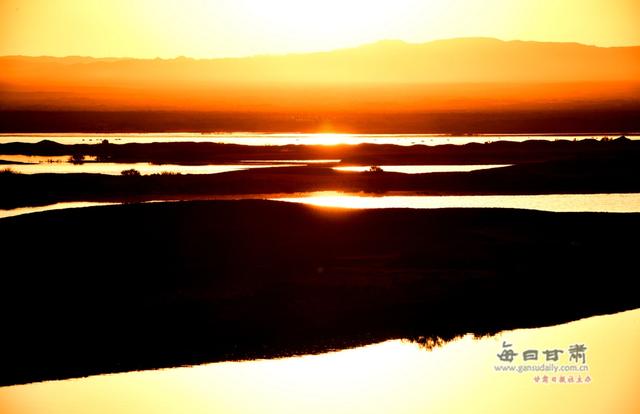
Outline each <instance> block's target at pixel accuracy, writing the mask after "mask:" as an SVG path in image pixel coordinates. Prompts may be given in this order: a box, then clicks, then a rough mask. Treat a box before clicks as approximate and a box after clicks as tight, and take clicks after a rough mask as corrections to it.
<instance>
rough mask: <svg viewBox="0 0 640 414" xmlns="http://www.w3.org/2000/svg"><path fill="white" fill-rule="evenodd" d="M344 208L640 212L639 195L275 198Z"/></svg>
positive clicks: (330, 195)
mask: <svg viewBox="0 0 640 414" xmlns="http://www.w3.org/2000/svg"><path fill="white" fill-rule="evenodd" d="M275 199H276V200H280V201H288V202H294V203H304V204H311V205H316V206H325V207H343V208H450V207H463V208H467V207H468V208H485V207H486V208H523V209H531V210H543V211H555V212H615V213H637V212H640V194H637V193H632V194H544V195H514V196H510V195H507V196H503V195H499V196H415V195H388V196H371V195H363V194H345V193H339V192H332V191H321V192H315V193H302V194H296V195H295V196H287V197H278V198H275Z"/></svg>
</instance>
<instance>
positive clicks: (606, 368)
mask: <svg viewBox="0 0 640 414" xmlns="http://www.w3.org/2000/svg"><path fill="white" fill-rule="evenodd" d="M504 343H506V344H508V345H511V349H513V350H514V352H516V353H517V354H518V356H516V358H515V360H514V361H513V362H511V363H508V362H501V361H500V360H499V359H498V354H500V353H502V350H503V344H504ZM572 345H584V346H585V347H586V349H585V351H584V357H585V364H584V365H583V364H582V362H579V363H576V362H575V361H570V356H569V352H568V350H569V347H571V346H572ZM550 349H561V350H563V353H562V354H560V359H559V360H558V362H557V363H555V364H556V366H557V367H558V368H559V369H567V371H563V372H560V371H558V372H556V373H553V372H551V371H546V372H542V371H535V372H528V371H527V372H521V373H518V372H515V371H511V372H504V371H497V368H496V367H502V366H507V367H508V366H516V367H517V366H534V365H535V366H541V365H543V364H547V365H548V364H550V363H546V362H544V359H545V357H544V356H543V354H542V353H543V351H544V350H550ZM638 349H640V309H637V310H634V311H629V312H623V313H618V314H615V315H607V316H598V317H592V318H589V319H584V320H580V321H576V322H572V323H568V324H564V325H558V326H554V327H546V328H539V329H526V330H515V331H508V332H504V333H501V334H499V335H497V336H495V337H489V338H483V339H479V340H474V339H472V338H471V337H470V336H466V337H463V338H461V339H459V340H456V341H453V342H450V343H448V344H445V345H443V346H441V347H438V348H435V349H434V350H432V351H427V350H425V349H422V348H420V347H418V346H417V345H415V344H412V343H408V342H403V341H389V342H384V343H380V344H377V345H371V346H367V347H362V348H356V349H351V350H346V351H341V352H334V353H328V354H323V355H316V356H304V357H296V358H287V359H276V360H258V361H250V362H233V363H231V362H230V363H217V364H209V365H201V366H196V367H191V368H176V369H166V370H159V371H143V372H133V373H123V374H115V375H104V376H94V377H89V378H82V379H74V380H66V381H54V382H45V383H37V384H30V385H20V386H13V387H4V388H0V407H2V412H6V413H12V414H31V413H48V414H70V413H84V414H102V413H104V414H107V413H109V414H111V413H121V414H128V413H154V414H169V413H172V414H173V413H180V414H183V413H189V414H198V413H207V414H209V413H237V414H245V413H265V414H268V413H278V414H283V413H295V414H298V413H308V414H315V413H323V414H325V413H336V414H340V413H349V414H358V413H366V414H376V413H394V414H409V413H411V414H413V413H454V414H455V413H495V414H501V413H514V412H517V413H523V414H527V413H536V414H537V413H547V414H556V413H557V414H566V413H582V414H596V413H598V414H601V413H616V414H627V413H628V414H637V413H638V412H639V411H638V410H639V409H640V394H639V393H638V384H640V370H639V369H638V368H639V367H640V352H638ZM525 350H538V351H539V353H540V357H539V358H540V362H535V363H534V362H527V363H524V362H523V360H522V356H521V354H522V352H523V351H525ZM561 366H562V367H570V368H560V367H561ZM583 366H584V367H585V368H586V370H580V371H578V370H576V371H573V369H581V367H583ZM571 367H575V368H571ZM498 369H499V368H498ZM569 369H571V371H569ZM544 375H546V376H547V383H543V382H542V381H543V379H542V377H543V376H544ZM536 377H538V382H536V380H535V378H536ZM553 377H555V382H554V381H553V379H552V378H553ZM569 377H571V380H569ZM578 378H579V379H578ZM569 381H573V382H569ZM578 381H580V382H578Z"/></svg>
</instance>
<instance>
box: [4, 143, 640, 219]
mask: <svg viewBox="0 0 640 414" xmlns="http://www.w3.org/2000/svg"><path fill="white" fill-rule="evenodd" d="M639 149H640V142H638V141H631V140H628V139H625V138H619V139H616V140H610V141H595V140H585V141H576V142H572V141H556V142H544V141H543V142H537V141H529V142H524V143H517V142H497V143H491V144H468V145H463V146H455V145H443V146H436V147H427V146H412V147H402V146H394V145H366V144H363V145H358V146H348V145H344V146H336V147H323V146H286V147H250V146H240V145H226V144H208V143H198V144H195V143H173V144H168V143H165V144H126V145H111V144H109V145H105V144H97V145H74V146H65V145H60V144H56V143H52V142H42V143H39V144H5V145H0V153H2V152H5V153H8V152H13V153H22V154H24V153H29V154H37V155H67V154H73V153H81V154H86V155H94V156H98V157H101V156H106V157H107V158H108V159H110V160H111V161H123V162H133V161H153V162H178V163H179V162H181V161H182V162H184V161H186V160H191V162H194V163H204V162H218V163H225V162H237V161H239V160H243V159H264V160H267V159H269V160H273V159H285V157H286V158H288V159H292V158H293V159H342V160H343V163H346V164H350V163H362V164H364V165H385V164H387V165H398V164H412V163H413V164H440V163H441V164H511V163H515V164H516V165H513V166H510V167H502V168H495V169H488V170H479V171H473V172H452V173H429V174H402V173H390V172H384V171H382V172H379V171H378V172H362V173H360V172H341V171H335V170H333V169H332V168H331V165H329V166H301V167H280V168H264V169H255V170H246V171H235V172H228V173H222V174H210V175H179V174H174V175H171V174H168V175H149V176H140V175H136V174H133V173H132V174H127V175H121V176H110V175H102V174H34V175H22V174H11V173H4V174H0V188H1V189H2V191H1V194H0V196H1V197H0V208H5V209H6V208H15V207H23V206H35V205H43V204H50V203H55V202H62V201H120V202H126V201H145V200H161V199H191V198H207V197H216V196H233V195H244V196H246V195H251V194H261V195H267V196H268V195H269V194H272V195H273V194H286V193H297V192H311V191H346V192H368V193H375V194H385V193H391V192H407V193H411V194H421V195H479V194H505V195H509V194H512V195H515V194H562V193H583V194H588V193H629V192H640V179H639V177H640V151H639ZM105 154H107V155H105ZM0 158H1V156H0ZM123 169H124V168H123Z"/></svg>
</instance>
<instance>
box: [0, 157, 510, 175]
mask: <svg viewBox="0 0 640 414" xmlns="http://www.w3.org/2000/svg"><path fill="white" fill-rule="evenodd" d="M68 158H69V157H30V156H25V155H13V156H3V155H0V159H2V160H5V161H12V162H20V163H28V164H7V165H0V169H3V168H10V169H11V170H13V171H15V172H17V173H21V174H42V173H55V174H67V173H93V174H108V175H120V173H121V172H122V171H123V170H129V169H136V170H138V171H139V172H140V173H141V174H142V175H149V174H161V173H166V172H172V173H180V174H219V173H224V172H231V171H241V170H248V169H253V168H269V167H294V166H300V165H316V164H318V165H319V164H337V163H339V162H340V160H333V159H332V160H328V159H327V160H279V161H278V160H260V161H254V160H246V161H242V162H241V163H238V164H208V165H178V164H161V165H158V164H150V163H146V162H138V163H109V162H85V163H82V164H73V163H70V162H68ZM507 166H508V165H382V166H380V167H381V168H382V169H383V170H384V171H387V172H400V173H407V174H421V173H434V172H469V171H476V170H484V169H489V168H500V167H507ZM369 168H370V166H349V167H334V169H335V170H337V171H354V172H357V171H367V170H368V169H369Z"/></svg>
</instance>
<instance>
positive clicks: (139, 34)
mask: <svg viewBox="0 0 640 414" xmlns="http://www.w3.org/2000/svg"><path fill="white" fill-rule="evenodd" d="M639 13H640V2H638V1H637V0H588V1H585V0H565V1H563V2H561V3H560V4H559V3H558V2H551V1H548V2H540V1H538V0H522V1H517V2H515V1H511V0H450V1H446V2H445V1H436V0H324V1H312V0H306V1H300V0H269V1H265V0H182V1H175V0H137V1H134V2H132V1H130V0H111V1H109V2H104V1H100V0H84V1H77V0H57V1H55V2H50V1H45V0H3V1H1V2H0V55H18V54H20V55H54V56H69V55H82V56H108V57H114V56H115V57H123V56H125V57H140V58H143V57H144V58H153V57H163V58H169V57H176V56H190V57H197V58H208V57H223V56H247V55H256V54H285V53H292V52H303V51H318V50H330V49H337V48H343V47H351V46H357V45H361V44H366V43H371V42H375V41H378V40H384V39H402V40H405V41H408V42H425V41H429V40H434V39H443V38H453V37H477V36H482V37H497V38H501V39H505V40H510V39H520V40H538V41H574V42H581V43H588V44H597V45H602V46H620V45H632V44H638V43H640V31H638V25H637V16H638V14H639ZM35 28H37V30H34V29H35Z"/></svg>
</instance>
